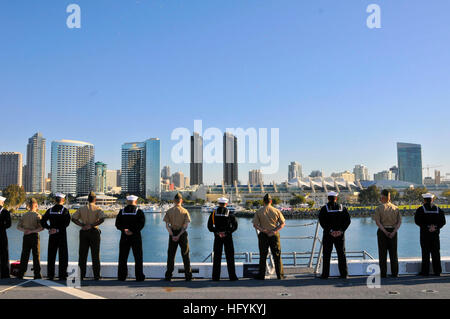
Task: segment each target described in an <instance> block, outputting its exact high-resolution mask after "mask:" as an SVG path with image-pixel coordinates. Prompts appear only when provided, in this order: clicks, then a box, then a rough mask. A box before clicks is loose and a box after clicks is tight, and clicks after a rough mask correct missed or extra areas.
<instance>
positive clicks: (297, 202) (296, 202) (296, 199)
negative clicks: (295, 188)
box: [289, 195, 306, 206]
mask: <svg viewBox="0 0 450 319" xmlns="http://www.w3.org/2000/svg"><path fill="white" fill-rule="evenodd" d="M304 203H306V198H305V197H304V196H303V195H295V197H294V198H292V199H291V200H290V201H289V204H290V205H292V206H296V205H300V204H304Z"/></svg>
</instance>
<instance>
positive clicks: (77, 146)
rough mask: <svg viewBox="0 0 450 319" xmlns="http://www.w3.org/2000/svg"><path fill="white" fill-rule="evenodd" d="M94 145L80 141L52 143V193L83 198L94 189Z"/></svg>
mask: <svg viewBox="0 0 450 319" xmlns="http://www.w3.org/2000/svg"><path fill="white" fill-rule="evenodd" d="M94 157H95V150H94V145H92V144H90V143H86V142H81V141H72V140H60V141H54V142H52V148H51V173H52V180H51V185H52V189H51V191H52V193H57V192H61V193H63V194H70V195H72V196H84V195H87V194H89V192H91V191H92V190H94V187H95V162H94Z"/></svg>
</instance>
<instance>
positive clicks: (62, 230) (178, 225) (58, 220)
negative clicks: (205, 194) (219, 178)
mask: <svg viewBox="0 0 450 319" xmlns="http://www.w3.org/2000/svg"><path fill="white" fill-rule="evenodd" d="M422 196H423V199H424V204H423V206H421V207H419V208H418V209H417V210H416V213H415V223H416V224H417V225H418V226H419V227H420V246H421V249H422V268H421V272H420V275H423V276H427V275H428V274H429V272H430V254H431V257H432V261H433V262H432V265H433V274H434V275H436V276H439V275H440V274H441V272H442V269H441V261H440V239H439V232H440V229H441V228H442V227H443V226H444V225H445V215H444V212H443V211H442V210H441V209H440V208H439V207H438V206H436V205H434V204H433V200H434V195H433V194H430V193H427V194H424V195H422ZM137 199H138V197H136V196H133V195H131V196H128V197H127V204H128V205H127V206H126V207H125V208H123V209H122V210H121V211H120V212H119V214H118V215H117V217H116V223H115V226H116V228H117V229H118V230H120V231H121V238H120V242H119V266H118V274H117V276H118V280H120V281H125V280H126V278H127V275H128V273H127V269H128V267H127V260H128V255H129V252H130V249H131V250H132V251H133V255H134V260H135V276H136V280H137V281H143V280H145V275H144V272H143V254H142V238H141V231H142V229H143V228H144V225H145V215H144V213H143V211H142V210H140V209H138V207H137ZM5 200H6V198H4V197H0V277H1V278H9V276H10V271H9V256H8V239H7V235H6V229H7V228H9V227H10V226H11V217H10V214H9V212H8V211H7V210H6V209H5V208H4V207H3V205H4V202H5ZM64 201H65V195H64V194H59V193H58V194H56V205H55V206H53V207H52V208H50V209H48V210H47V211H46V212H45V214H44V215H43V216H42V217H41V215H40V214H39V213H38V203H37V202H36V200H35V199H30V200H29V202H28V205H27V206H28V208H29V212H27V213H25V214H24V215H23V216H22V218H21V220H20V221H19V223H18V225H17V228H18V229H19V230H20V231H22V232H23V233H24V236H23V246H22V255H21V259H20V269H19V273H18V277H19V278H23V276H24V274H25V272H26V269H27V265H28V260H29V256H30V252H32V254H33V270H34V278H35V279H40V278H41V273H40V263H39V249H40V245H39V232H40V231H42V230H43V229H48V231H49V234H50V235H49V241H48V263H47V275H48V278H49V279H50V280H53V279H54V277H55V259H56V254H57V252H58V253H59V274H58V275H59V276H58V277H59V279H60V280H66V278H67V266H68V248H67V234H66V228H67V227H68V226H69V224H70V221H71V220H72V221H73V222H74V223H75V224H76V225H78V226H79V227H81V229H80V237H79V240H80V245H79V261H78V264H79V267H80V272H81V274H80V276H81V279H84V278H85V276H86V263H87V256H88V252H89V249H90V250H91V255H92V266H93V274H94V279H95V280H99V279H100V233H101V232H100V230H99V228H98V226H99V225H100V224H102V223H103V221H104V219H105V215H104V214H103V212H102V210H101V209H99V208H98V207H97V206H96V205H95V202H96V195H95V193H93V192H91V193H90V194H89V196H88V201H89V204H88V205H87V206H84V207H81V208H80V209H79V210H77V211H76V212H75V213H74V214H73V215H72V217H71V216H70V214H69V211H68V210H67V209H66V208H65V207H64ZM263 201H264V207H262V208H261V209H259V210H258V211H257V212H256V213H255V216H254V218H253V225H254V227H255V228H256V229H257V230H258V232H259V234H258V246H259V252H260V262H259V275H258V276H257V277H256V279H260V280H264V279H265V274H266V260H267V255H268V250H269V249H270V250H271V253H272V256H273V258H274V264H275V270H276V275H277V278H278V279H283V278H284V273H283V264H282V260H281V244H280V234H279V232H280V230H281V229H282V228H283V227H284V226H285V218H284V216H283V214H282V213H281V212H280V211H279V210H278V209H276V208H275V207H273V206H272V199H271V197H270V195H269V194H266V195H265V196H264V199H263ZM337 201H338V194H337V193H335V192H330V193H328V203H327V204H326V205H324V206H323V207H322V208H321V210H320V213H319V223H320V226H321V227H322V228H323V239H322V244H323V266H322V275H321V277H320V278H322V279H327V278H328V277H329V271H330V259H331V253H332V250H333V246H334V247H335V249H336V252H337V255H338V268H339V272H340V277H341V278H347V275H348V272H347V262H346V255H345V232H346V230H347V228H348V227H349V225H350V222H351V221H350V214H349V213H348V211H347V208H346V207H344V206H343V205H342V204H338V203H337ZM218 202H219V207H218V208H217V209H215V210H214V211H213V212H212V213H211V215H210V216H209V219H208V225H207V226H208V229H209V231H211V232H212V233H214V246H213V251H214V257H213V274H212V279H213V280H214V281H218V280H220V268H221V267H220V264H221V259H222V251H223V249H224V250H225V256H226V260H227V267H228V274H229V279H230V280H232V281H234V280H238V278H237V276H236V272H235V262H234V245H233V237H232V234H233V232H234V231H236V229H237V228H238V223H237V220H236V218H235V216H234V215H233V214H230V212H229V211H228V209H227V207H226V206H227V203H228V200H227V199H226V198H219V200H218ZM182 203H183V199H182V197H181V194H177V195H176V196H175V198H174V206H173V207H172V208H170V209H169V210H168V211H167V212H166V214H165V216H164V219H163V220H164V222H165V223H166V228H167V231H168V233H169V242H168V250H167V270H166V273H165V280H167V281H170V280H171V279H172V273H173V270H174V263H175V254H176V251H177V249H178V246H179V247H180V250H181V255H182V258H183V264H184V273H185V279H186V281H190V280H192V269H191V266H190V258H189V241H188V233H187V228H188V225H189V223H190V221H191V219H190V215H189V212H188V211H187V210H186V209H185V208H184V207H183V206H182ZM381 203H382V204H381V205H380V206H378V207H377V208H376V210H375V214H374V220H375V222H376V224H377V226H378V232H377V238H378V252H379V266H380V272H381V277H386V273H387V253H388V252H389V259H390V263H391V274H392V276H393V277H397V276H398V257H397V237H398V235H397V234H398V230H399V228H400V226H401V221H402V220H401V214H400V212H399V210H398V208H397V207H396V206H395V205H393V204H392V203H391V202H390V193H389V191H388V190H383V191H382V192H381Z"/></svg>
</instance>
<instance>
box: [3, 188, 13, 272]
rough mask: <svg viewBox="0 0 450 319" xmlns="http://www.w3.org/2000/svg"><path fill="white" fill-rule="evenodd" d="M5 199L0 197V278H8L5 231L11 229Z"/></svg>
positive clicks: (9, 215) (6, 237)
mask: <svg viewBox="0 0 450 319" xmlns="http://www.w3.org/2000/svg"><path fill="white" fill-rule="evenodd" d="M5 201H6V198H5V197H2V196H0V278H1V279H4V278H10V276H9V252H8V236H7V235H6V230H7V229H8V228H9V227H11V214H10V213H9V211H8V210H7V209H6V208H5V207H4V205H5Z"/></svg>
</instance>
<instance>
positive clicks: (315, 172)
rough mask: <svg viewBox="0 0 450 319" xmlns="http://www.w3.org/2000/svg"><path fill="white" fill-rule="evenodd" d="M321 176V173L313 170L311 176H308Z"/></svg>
mask: <svg viewBox="0 0 450 319" xmlns="http://www.w3.org/2000/svg"><path fill="white" fill-rule="evenodd" d="M322 175H323V174H322V172H321V171H318V170H315V171H312V172H311V174H309V177H322Z"/></svg>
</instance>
